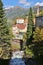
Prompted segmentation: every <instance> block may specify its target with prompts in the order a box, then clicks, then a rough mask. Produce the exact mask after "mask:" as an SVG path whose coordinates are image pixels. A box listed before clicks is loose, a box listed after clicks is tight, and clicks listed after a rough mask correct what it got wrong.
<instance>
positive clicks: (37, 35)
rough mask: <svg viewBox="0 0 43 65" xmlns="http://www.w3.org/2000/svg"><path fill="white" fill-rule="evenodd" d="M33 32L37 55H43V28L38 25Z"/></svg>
mask: <svg viewBox="0 0 43 65" xmlns="http://www.w3.org/2000/svg"><path fill="white" fill-rule="evenodd" d="M33 34H34V35H33V38H34V40H33V42H34V52H35V54H36V55H37V56H40V55H43V28H39V27H37V28H36V29H35V31H34V33H33ZM36 52H37V53H36Z"/></svg>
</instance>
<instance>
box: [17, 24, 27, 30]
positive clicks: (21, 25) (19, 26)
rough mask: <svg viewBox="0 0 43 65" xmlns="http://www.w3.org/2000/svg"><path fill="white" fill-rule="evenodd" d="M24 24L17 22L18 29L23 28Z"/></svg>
mask: <svg viewBox="0 0 43 65" xmlns="http://www.w3.org/2000/svg"><path fill="white" fill-rule="evenodd" d="M25 27H26V25H25V24H17V28H19V29H25Z"/></svg>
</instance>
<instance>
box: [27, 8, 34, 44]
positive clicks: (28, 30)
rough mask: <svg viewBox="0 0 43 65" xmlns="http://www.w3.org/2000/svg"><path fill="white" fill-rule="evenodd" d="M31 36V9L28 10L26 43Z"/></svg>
mask: <svg viewBox="0 0 43 65" xmlns="http://www.w3.org/2000/svg"><path fill="white" fill-rule="evenodd" d="M32 34H33V14H32V8H30V10H29V16H28V27H27V43H30V42H31V40H32Z"/></svg>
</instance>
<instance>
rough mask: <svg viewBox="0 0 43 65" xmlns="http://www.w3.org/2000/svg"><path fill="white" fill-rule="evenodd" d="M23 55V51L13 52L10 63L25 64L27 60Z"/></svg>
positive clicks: (13, 64) (11, 64)
mask: <svg viewBox="0 0 43 65" xmlns="http://www.w3.org/2000/svg"><path fill="white" fill-rule="evenodd" d="M23 55H24V52H23V51H16V52H12V57H11V60H10V62H9V65H25V62H24V60H23V59H22V57H23Z"/></svg>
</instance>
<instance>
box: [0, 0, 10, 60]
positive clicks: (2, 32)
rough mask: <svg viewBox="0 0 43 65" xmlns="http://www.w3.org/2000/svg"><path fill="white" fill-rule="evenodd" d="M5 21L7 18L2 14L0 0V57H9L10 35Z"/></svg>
mask: <svg viewBox="0 0 43 65" xmlns="http://www.w3.org/2000/svg"><path fill="white" fill-rule="evenodd" d="M6 21H7V20H6V18H5V14H4V9H3V3H2V1H1V0H0V49H1V51H0V58H2V59H8V58H10V48H11V44H10V40H11V35H10V32H9V27H8V26H7V22H6Z"/></svg>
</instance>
